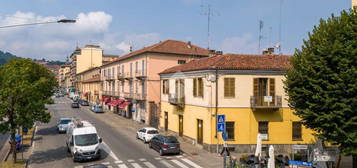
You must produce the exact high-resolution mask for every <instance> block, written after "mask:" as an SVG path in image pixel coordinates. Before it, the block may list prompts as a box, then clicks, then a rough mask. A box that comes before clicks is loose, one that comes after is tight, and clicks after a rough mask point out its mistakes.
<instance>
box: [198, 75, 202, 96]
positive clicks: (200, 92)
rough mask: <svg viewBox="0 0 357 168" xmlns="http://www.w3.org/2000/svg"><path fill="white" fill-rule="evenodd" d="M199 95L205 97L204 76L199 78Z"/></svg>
mask: <svg viewBox="0 0 357 168" xmlns="http://www.w3.org/2000/svg"><path fill="white" fill-rule="evenodd" d="M198 96H200V97H203V80H202V78H199V79H198Z"/></svg>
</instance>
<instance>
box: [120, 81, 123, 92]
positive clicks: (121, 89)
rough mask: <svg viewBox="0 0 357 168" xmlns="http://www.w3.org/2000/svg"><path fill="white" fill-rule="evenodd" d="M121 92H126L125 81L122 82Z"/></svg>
mask: <svg viewBox="0 0 357 168" xmlns="http://www.w3.org/2000/svg"><path fill="white" fill-rule="evenodd" d="M121 91H122V92H124V81H121Z"/></svg>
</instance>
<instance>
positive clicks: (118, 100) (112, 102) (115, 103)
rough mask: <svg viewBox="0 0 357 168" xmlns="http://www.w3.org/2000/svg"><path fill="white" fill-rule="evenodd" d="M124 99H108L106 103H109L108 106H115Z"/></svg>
mask: <svg viewBox="0 0 357 168" xmlns="http://www.w3.org/2000/svg"><path fill="white" fill-rule="evenodd" d="M124 101H125V100H123V99H117V100H112V101H110V103H108V105H110V106H117V105H119V104H121V103H123V102H124Z"/></svg>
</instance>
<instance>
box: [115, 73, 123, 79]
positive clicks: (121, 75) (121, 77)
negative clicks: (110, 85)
mask: <svg viewBox="0 0 357 168" xmlns="http://www.w3.org/2000/svg"><path fill="white" fill-rule="evenodd" d="M117 78H118V79H119V80H124V79H125V75H124V73H118V75H117Z"/></svg>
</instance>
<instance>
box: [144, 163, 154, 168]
mask: <svg viewBox="0 0 357 168" xmlns="http://www.w3.org/2000/svg"><path fill="white" fill-rule="evenodd" d="M143 163H144V165H146V166H147V167H148V168H156V166H154V165H153V164H151V163H150V162H143Z"/></svg>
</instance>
